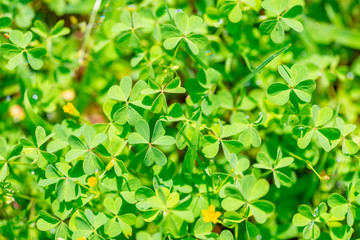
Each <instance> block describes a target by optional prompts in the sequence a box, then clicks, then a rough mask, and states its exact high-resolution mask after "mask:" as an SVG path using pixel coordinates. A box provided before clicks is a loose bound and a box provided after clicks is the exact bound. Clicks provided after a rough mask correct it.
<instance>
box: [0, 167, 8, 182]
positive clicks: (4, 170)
mask: <svg viewBox="0 0 360 240" xmlns="http://www.w3.org/2000/svg"><path fill="white" fill-rule="evenodd" d="M8 171H9V168H8V163H7V162H5V163H4V165H3V166H2V168H1V170H0V182H3V181H4V180H5V178H6V176H7V175H8Z"/></svg>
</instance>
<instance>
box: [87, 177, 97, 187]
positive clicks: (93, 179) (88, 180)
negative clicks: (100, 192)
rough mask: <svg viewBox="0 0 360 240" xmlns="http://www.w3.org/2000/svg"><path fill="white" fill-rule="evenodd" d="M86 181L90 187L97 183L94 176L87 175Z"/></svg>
mask: <svg viewBox="0 0 360 240" xmlns="http://www.w3.org/2000/svg"><path fill="white" fill-rule="evenodd" d="M87 183H88V184H89V186H90V187H95V186H96V184H97V179H96V177H89V178H88V179H87Z"/></svg>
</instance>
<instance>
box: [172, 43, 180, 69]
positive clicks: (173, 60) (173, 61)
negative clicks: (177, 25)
mask: <svg viewBox="0 0 360 240" xmlns="http://www.w3.org/2000/svg"><path fill="white" fill-rule="evenodd" d="M179 48H180V43H179V44H178V45H177V46H176V49H175V52H174V56H173V59H172V64H173V65H174V63H175V59H176V54H177V52H178V51H179Z"/></svg>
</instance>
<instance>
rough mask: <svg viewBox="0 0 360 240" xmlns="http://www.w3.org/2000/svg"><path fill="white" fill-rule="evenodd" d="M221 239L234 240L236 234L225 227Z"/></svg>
mask: <svg viewBox="0 0 360 240" xmlns="http://www.w3.org/2000/svg"><path fill="white" fill-rule="evenodd" d="M219 240H234V236H233V235H232V233H231V232H230V231H229V230H227V229H225V230H222V231H221V233H220V236H219Z"/></svg>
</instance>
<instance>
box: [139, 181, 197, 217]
mask: <svg viewBox="0 0 360 240" xmlns="http://www.w3.org/2000/svg"><path fill="white" fill-rule="evenodd" d="M135 198H136V199H137V200H138V201H139V202H138V203H137V204H136V207H137V208H138V209H139V210H140V211H143V212H144V220H145V221H146V222H152V221H153V220H154V219H155V218H156V217H157V216H158V215H159V214H160V213H161V212H166V213H167V214H164V217H165V218H175V219H176V218H178V219H181V221H186V222H193V221H194V216H193V213H192V211H190V210H188V209H187V208H185V209H184V208H181V207H180V208H179V207H177V206H178V204H179V203H180V195H179V193H177V192H171V191H170V190H169V189H168V188H165V187H159V188H158V189H157V190H156V192H155V193H154V192H153V191H152V190H151V189H149V188H146V187H140V188H139V189H138V190H137V191H136V192H135ZM165 221H166V220H165Z"/></svg>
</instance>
